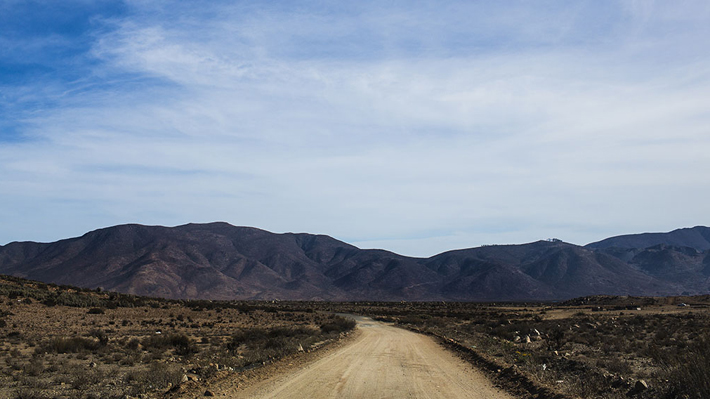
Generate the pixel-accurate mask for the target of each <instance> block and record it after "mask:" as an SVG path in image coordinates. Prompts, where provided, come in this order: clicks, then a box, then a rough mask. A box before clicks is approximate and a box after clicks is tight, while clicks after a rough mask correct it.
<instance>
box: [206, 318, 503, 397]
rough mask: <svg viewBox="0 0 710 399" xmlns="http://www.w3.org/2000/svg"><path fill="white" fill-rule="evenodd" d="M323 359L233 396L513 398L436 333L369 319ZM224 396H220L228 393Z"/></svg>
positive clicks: (230, 392) (235, 391)
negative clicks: (434, 335)
mask: <svg viewBox="0 0 710 399" xmlns="http://www.w3.org/2000/svg"><path fill="white" fill-rule="evenodd" d="M357 319H358V328H359V330H360V331H359V333H358V334H357V335H356V336H355V338H354V339H352V340H350V341H349V342H348V343H347V344H346V345H343V346H341V347H340V348H337V349H336V350H333V351H329V352H328V353H327V354H325V355H324V356H323V357H321V358H319V359H318V360H316V361H314V362H312V363H310V364H308V365H306V366H304V367H303V368H300V369H297V370H292V371H290V372H287V373H285V374H281V375H278V376H275V377H273V378H270V379H268V380H265V381H262V382H260V383H258V384H255V385H252V386H250V387H248V388H246V389H244V390H242V389H237V388H234V389H232V390H228V391H225V392H222V395H224V396H227V397H232V398H295V397H299V398H488V399H503V398H511V397H510V396H509V395H507V394H506V393H504V392H502V391H501V390H499V389H497V388H495V387H494V386H493V385H492V383H491V382H490V381H488V380H487V379H486V378H485V377H484V376H483V374H481V373H479V372H477V371H476V370H474V369H473V368H472V367H471V365H470V364H468V363H466V362H464V361H463V360H461V359H459V358H457V357H456V356H455V355H453V354H451V353H449V352H447V351H446V350H445V349H443V348H442V347H441V346H439V345H438V344H437V343H436V342H434V340H433V339H431V338H430V337H427V336H424V335H420V334H416V333H413V332H410V331H406V330H403V329H399V328H395V327H392V326H390V325H387V324H384V323H380V322H376V321H373V320H371V319H369V318H357ZM222 395H219V396H222Z"/></svg>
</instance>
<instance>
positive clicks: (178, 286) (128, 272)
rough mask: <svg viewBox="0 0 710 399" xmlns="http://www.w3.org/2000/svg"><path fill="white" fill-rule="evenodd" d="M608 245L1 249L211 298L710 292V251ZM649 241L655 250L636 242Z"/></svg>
mask: <svg viewBox="0 0 710 399" xmlns="http://www.w3.org/2000/svg"><path fill="white" fill-rule="evenodd" d="M695 229H699V228H695ZM703 229H705V228H703ZM673 233H675V232H673ZM673 233H668V234H673ZM698 235H699V236H702V233H698ZM698 235H688V237H695V238H697V237H698ZM673 237H676V235H674V236H673ZM695 238H694V240H693V241H692V243H693V245H701V244H702V242H701V241H700V240H699V239H695ZM673 239H674V240H675V239H676V238H673ZM609 240H612V241H609ZM609 240H605V241H602V242H600V243H595V244H590V245H589V246H587V247H581V246H577V245H572V244H567V243H564V242H559V241H555V242H548V241H539V242H535V243H530V244H524V245H499V246H487V247H480V248H472V249H465V250H458V251H450V252H445V253H442V254H439V255H436V256H433V257H431V258H427V259H422V258H411V257H406V256H401V255H398V254H395V253H392V252H388V251H382V250H362V249H359V248H357V247H354V246H352V245H349V244H347V243H344V242H341V241H338V240H336V239H334V238H331V237H328V236H323V235H311V234H291V233H287V234H274V233H270V232H267V231H264V230H259V229H255V228H250V227H235V226H232V225H229V224H226V223H210V224H188V225H184V226H178V227H172V228H168V227H159V226H142V225H121V226H115V227H109V228H105V229H100V230H96V231H92V232H90V233H87V234H85V235H84V236H82V237H77V238H72V239H67V240H62V241H57V242H54V243H34V242H14V243H10V244H8V245H5V246H0V273H2V274H9V275H14V276H20V277H26V278H30V279H34V280H40V281H45V282H52V283H58V284H71V285H78V286H81V287H87V288H96V287H102V288H103V289H106V290H113V291H119V292H124V293H132V294H139V295H149V296H160V297H168V298H201V299H297V300H335V301H340V300H391V301H395V300H418V301H423V300H463V301H469V300H490V301H501V300H542V299H567V298H572V297H578V296H583V295H596V294H610V295H673V294H688V293H690V294H697V293H707V292H709V291H710V282H709V281H708V274H709V273H708V272H709V271H710V266H709V265H710V260H709V259H710V257H708V256H707V255H708V253H707V251H706V250H701V249H699V248H695V247H692V246H675V245H671V244H669V243H666V242H662V243H656V241H657V240H658V237H657V236H653V240H656V241H643V240H639V239H637V238H634V237H633V236H626V238H624V239H623V240H621V241H613V240H614V239H609ZM646 242H651V243H652V244H654V245H652V246H650V247H634V246H633V245H644V243H646ZM673 242H674V243H676V244H677V243H679V242H676V241H673ZM602 243H604V244H602ZM609 243H612V244H613V245H608V244H609ZM614 243H622V244H624V245H625V246H622V245H621V244H614Z"/></svg>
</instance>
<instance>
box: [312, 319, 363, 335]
mask: <svg viewBox="0 0 710 399" xmlns="http://www.w3.org/2000/svg"><path fill="white" fill-rule="evenodd" d="M356 324H357V323H355V320H353V319H347V318H345V317H335V318H333V319H332V320H331V321H329V322H327V323H323V324H321V326H320V329H321V331H322V332H323V333H325V334H329V333H333V332H335V333H341V332H346V331H350V330H352V329H353V328H355V325H356Z"/></svg>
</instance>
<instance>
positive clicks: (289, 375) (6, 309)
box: [0, 277, 710, 399]
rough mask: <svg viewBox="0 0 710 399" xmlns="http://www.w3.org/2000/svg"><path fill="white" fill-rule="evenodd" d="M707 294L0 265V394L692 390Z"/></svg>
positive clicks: (706, 384) (676, 393)
mask: <svg viewBox="0 0 710 399" xmlns="http://www.w3.org/2000/svg"><path fill="white" fill-rule="evenodd" d="M709 306H710V297H708V296H696V297H668V298H651V297H604V296H601V297H586V298H578V299H575V300H570V301H567V302H563V303H457V302H452V303H445V302H415V303H410V302H357V303H347V302H340V303H335V302H278V301H261V302H256V301H255V302H237V301H179V300H163V299H155V298H146V297H137V296H131V295H123V294H116V293H107V292H101V291H97V290H82V289H77V288H72V287H66V286H56V285H48V284H44V283H38V282H32V281H28V280H22V279H19V278H15V277H0V398H11V399H15V398H82V399H83V398H129V397H144V398H197V397H203V396H205V395H206V394H208V395H216V396H221V397H255V398H256V397H274V398H276V397H288V396H289V395H293V394H295V393H298V395H301V394H303V395H305V396H310V397H332V396H333V395H334V394H335V395H338V396H339V397H362V396H363V395H364V396H367V395H370V394H372V392H377V393H378V394H380V393H381V394H383V395H384V396H386V397H452V398H456V397H478V396H475V394H474V393H472V392H478V393H481V394H482V395H483V396H480V397H489V398H490V397H494V398H495V397H501V398H503V397H518V398H559V399H562V398H609V399H612V398H619V399H620V398H625V397H635V398H668V399H670V398H707V397H710V396H709V395H710V344H709V342H710V341H709V340H708V336H707V335H708V331H710V313H708V312H710V310H709V309H710V308H709ZM339 313H348V314H352V315H361V316H363V317H358V319H359V323H358V327H357V328H355V329H354V330H353V328H354V327H355V321H354V320H352V319H350V318H344V317H341V316H339V315H338V314H339ZM407 330H409V331H407ZM503 391H505V392H503ZM284 395H285V396H284ZM507 395H510V396H507ZM305 396H304V397H305Z"/></svg>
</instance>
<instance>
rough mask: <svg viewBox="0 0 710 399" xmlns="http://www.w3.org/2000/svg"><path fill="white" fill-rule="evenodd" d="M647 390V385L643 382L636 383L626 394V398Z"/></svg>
mask: <svg viewBox="0 0 710 399" xmlns="http://www.w3.org/2000/svg"><path fill="white" fill-rule="evenodd" d="M647 389H648V384H647V383H646V381H644V380H638V381H636V384H634V387H633V388H632V389H631V390H630V391H629V392H627V393H626V396H635V395H638V394H640V393H641V392H643V391H645V390H647Z"/></svg>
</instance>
